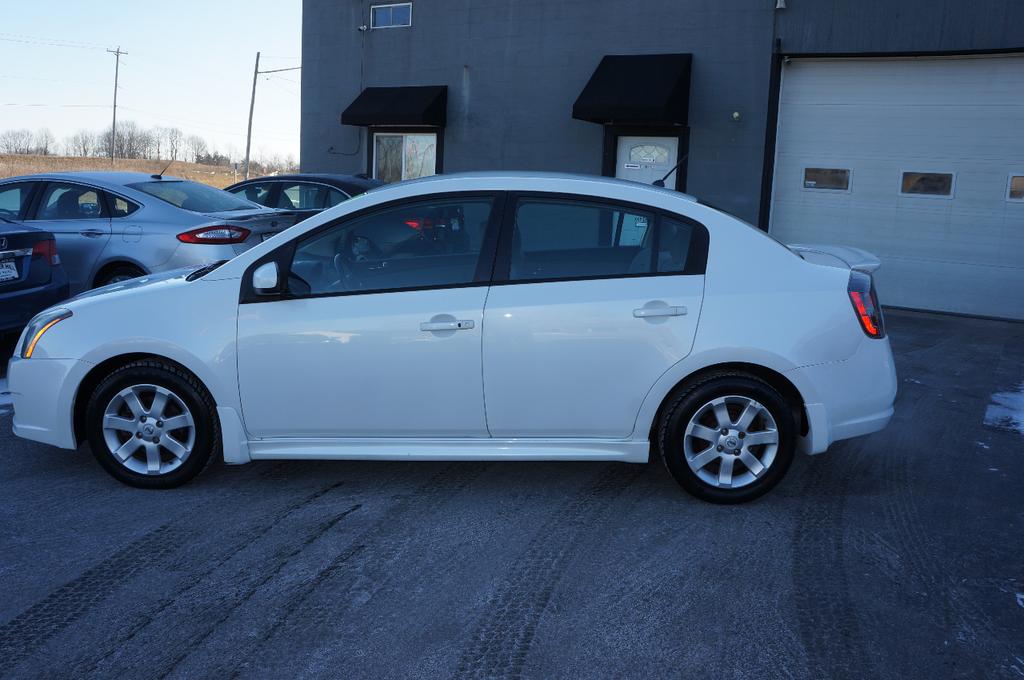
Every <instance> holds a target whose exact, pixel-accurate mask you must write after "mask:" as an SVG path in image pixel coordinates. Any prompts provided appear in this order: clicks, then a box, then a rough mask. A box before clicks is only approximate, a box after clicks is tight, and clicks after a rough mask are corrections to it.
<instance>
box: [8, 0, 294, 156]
mask: <svg viewBox="0 0 1024 680" xmlns="http://www.w3.org/2000/svg"><path fill="white" fill-rule="evenodd" d="M3 5H4V7H3V12H2V13H0V17H2V23H0V130H6V129H10V128H28V129H31V130H32V131H35V130H37V129H38V128H41V127H48V128H49V129H50V130H51V132H53V134H54V136H55V137H56V138H57V140H58V142H62V141H63V140H64V138H65V137H67V136H69V135H71V134H72V133H74V132H75V131H76V130H79V129H82V128H84V129H88V130H90V131H93V132H99V131H101V130H103V129H109V127H110V117H111V100H112V98H113V90H114V55H112V54H107V52H106V51H105V50H106V49H107V48H110V49H114V48H116V47H117V46H120V47H121V49H122V50H125V51H127V52H128V55H127V56H123V57H121V74H120V89H119V92H118V97H117V107H118V108H117V117H118V120H119V121H120V120H126V119H131V120H134V121H136V122H137V123H139V124H140V125H141V126H143V127H147V128H148V127H151V126H156V125H160V126H175V127H178V128H181V130H182V131H183V132H184V133H185V134H186V135H188V134H198V135H200V136H202V137H204V138H205V139H206V140H207V142H208V143H209V144H210V145H211V146H212V147H213V148H214V149H216V150H217V151H220V152H221V153H229V152H231V153H229V155H235V156H241V155H243V154H244V152H245V128H246V119H247V116H248V114H249V97H250V93H251V88H252V70H253V62H254V60H255V58H256V52H257V51H261V52H262V53H263V56H262V59H261V62H260V70H267V69H277V68H289V67H294V66H299V65H300V64H301V61H300V56H301V40H302V35H301V14H302V2H301V0H231V1H227V0H205V1H203V0H173V1H172V2H152V1H151V0H141V1H140V0H134V1H133V0H100V1H98V2H81V0H37V1H36V2H28V1H26V0H19V1H18V2H13V1H7V0H5V1H4V2H3ZM300 74H301V71H288V72H284V73H276V74H272V75H265V76H261V77H260V81H259V84H258V85H257V90H256V113H255V117H254V119H253V142H252V155H253V158H254V159H259V157H260V154H263V155H265V156H267V157H269V156H273V155H280V156H282V157H283V156H286V155H288V154H292V155H293V156H294V157H295V158H296V160H297V159H298V155H299V76H300ZM28 105H32V106H28Z"/></svg>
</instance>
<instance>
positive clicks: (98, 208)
mask: <svg viewBox="0 0 1024 680" xmlns="http://www.w3.org/2000/svg"><path fill="white" fill-rule="evenodd" d="M0 205H2V206H5V207H4V210H5V212H6V216H7V217H9V218H10V219H17V220H19V221H22V222H25V223H26V224H28V225H30V226H34V227H38V228H40V229H44V230H46V231H49V232H52V233H53V235H54V236H55V237H56V239H57V247H58V248H59V249H60V254H61V258H62V259H63V261H64V266H65V268H66V269H67V274H68V279H69V281H70V283H71V293H72V295H76V294H78V293H80V292H82V291H84V290H88V289H90V288H94V287H96V286H102V285H106V284H109V283H116V282H118V281H123V280H125V279H129V278H133V277H136V276H142V275H144V274H151V273H154V272H160V271H167V270H169V269H177V268H180V267H188V266H201V265H204V264H208V263H213V262H217V261H222V260H229V259H231V258H232V257H234V256H235V255H237V254H239V253H241V252H244V251H245V250H248V249H249V248H251V247H252V246H254V245H256V244H257V243H260V242H261V241H263V240H265V239H267V238H269V237H270V236H273V235H274V234H276V233H278V232H280V231H283V230H284V229H287V228H288V227H290V226H292V225H293V224H294V223H295V221H296V214H295V212H294V211H291V212H289V211H281V210H272V209H269V208H265V207H263V206H260V205H256V204H255V203H250V202H249V201H246V200H245V199H243V198H239V197H237V196H232V195H231V194H228V193H226V192H224V191H221V190H220V189H215V188H213V187H211V186H207V185H205V184H199V183H198V182H192V181H190V180H184V179H180V178H177V177H164V176H161V175H147V174H144V173H137V172H68V173H55V174H46V175H30V176H25V177H12V178H10V179H5V180H3V181H0Z"/></svg>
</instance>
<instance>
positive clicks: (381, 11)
mask: <svg viewBox="0 0 1024 680" xmlns="http://www.w3.org/2000/svg"><path fill="white" fill-rule="evenodd" d="M405 26H412V3H411V2H400V3H395V4H391V5H373V6H372V7H370V28H400V27H405Z"/></svg>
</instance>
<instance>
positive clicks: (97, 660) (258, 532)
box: [74, 466, 345, 677]
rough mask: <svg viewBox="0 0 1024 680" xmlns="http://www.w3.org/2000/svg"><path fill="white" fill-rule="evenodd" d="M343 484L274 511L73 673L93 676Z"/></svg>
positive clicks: (271, 471) (276, 469)
mask: <svg viewBox="0 0 1024 680" xmlns="http://www.w3.org/2000/svg"><path fill="white" fill-rule="evenodd" d="M280 467H281V466H274V467H273V468H271V469H269V470H268V471H267V474H268V475H269V476H271V477H272V476H273V475H275V474H277V473H279V472H280ZM344 483H345V482H344V481H340V482H335V483H334V484H330V485H328V486H326V487H323V488H321V489H319V490H317V491H315V492H313V493H312V494H308V495H307V496H305V497H303V498H301V499H299V500H297V501H295V502H293V503H291V504H290V505H288V506H286V507H285V508H283V509H282V510H280V511H277V512H275V513H274V514H273V515H272V517H271V519H269V521H266V522H263V523H262V524H259V525H257V526H255V527H253V528H252V529H250V530H249V531H246V532H244V533H242V534H241V536H240V538H239V540H237V541H236V542H235V543H234V544H233V545H232V546H231V547H230V548H229V549H228V551H227V552H226V553H224V554H222V555H221V557H220V558H218V559H217V560H216V562H214V563H212V564H211V565H209V566H206V567H205V568H204V569H201V570H200V571H199V573H194V574H193V577H192V578H189V579H187V580H185V581H184V582H183V583H182V585H181V586H180V587H179V588H177V589H175V590H174V591H173V592H172V593H170V594H169V595H167V596H166V597H164V598H162V599H161V600H160V601H159V602H158V603H157V605H156V606H155V607H154V608H152V609H151V610H150V611H148V612H146V613H145V614H144V615H143V617H142V619H141V620H139V621H137V622H136V623H135V624H134V625H133V626H132V627H131V628H129V629H127V630H124V631H122V632H121V633H120V634H119V635H117V637H116V638H115V639H112V640H110V644H109V645H108V646H107V648H106V650H105V651H104V652H103V653H101V654H100V655H99V656H96V657H93V658H92V659H90V660H88V661H87V662H85V663H80V664H78V665H77V666H76V668H75V673H74V674H75V675H76V676H79V677H81V676H89V675H92V674H93V673H95V672H96V671H97V670H98V669H99V667H100V666H101V665H102V664H103V662H104V661H106V660H107V659H108V658H110V657H111V656H113V655H114V654H116V653H117V652H119V651H121V650H123V649H124V647H125V646H126V645H128V644H129V643H131V642H132V641H133V640H134V639H135V637H136V636H137V635H138V634H139V633H140V632H141V631H142V630H143V629H145V628H146V627H148V626H149V625H150V624H152V623H153V621H154V620H156V618H157V617H158V616H160V615H161V614H163V613H164V612H165V611H167V610H168V609H170V608H171V607H172V606H173V605H174V604H175V602H177V601H178V599H179V598H181V597H182V596H184V595H186V594H188V593H189V592H190V591H192V590H194V589H196V588H200V587H201V583H202V580H203V579H204V578H206V577H207V576H209V575H210V574H214V573H216V572H217V571H218V570H220V568H221V567H223V566H224V565H225V564H227V563H228V562H230V561H231V559H233V558H234V557H235V556H236V555H238V554H239V553H241V552H242V551H243V550H245V549H246V548H248V547H249V546H250V545H252V544H253V543H255V542H256V541H259V540H260V539H262V538H263V537H264V536H266V535H267V534H269V533H270V532H271V531H273V530H274V529H275V528H276V527H277V526H279V525H280V524H281V523H282V522H284V521H285V520H287V519H288V518H289V517H290V516H291V515H293V514H294V513H295V512H298V511H299V510H301V509H303V508H305V507H307V506H309V505H311V504H313V503H315V502H316V501H317V500H318V499H320V498H322V497H323V496H326V495H327V494H329V493H330V492H332V491H334V490H335V489H337V488H339V487H340V486H342V485H343V484H344Z"/></svg>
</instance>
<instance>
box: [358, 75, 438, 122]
mask: <svg viewBox="0 0 1024 680" xmlns="http://www.w3.org/2000/svg"><path fill="white" fill-rule="evenodd" d="M447 108H448V88H447V87H445V86H444V85H437V86H434V85H431V86H425V87H368V88H366V89H365V90H363V91H362V92H360V93H359V96H358V97H356V98H355V101H353V102H352V103H351V104H349V106H348V108H347V109H345V111H344V112H343V113H342V114H341V123H342V125H431V126H436V127H443V126H444V124H445V120H446V111H447Z"/></svg>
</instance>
